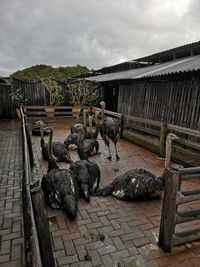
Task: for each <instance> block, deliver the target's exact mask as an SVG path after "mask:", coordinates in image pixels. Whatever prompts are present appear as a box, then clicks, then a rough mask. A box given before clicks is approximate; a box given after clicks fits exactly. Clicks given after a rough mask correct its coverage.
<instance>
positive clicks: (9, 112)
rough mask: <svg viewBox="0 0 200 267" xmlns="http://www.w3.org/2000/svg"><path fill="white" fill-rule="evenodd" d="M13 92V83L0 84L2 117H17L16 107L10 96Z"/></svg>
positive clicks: (0, 116)
mask: <svg viewBox="0 0 200 267" xmlns="http://www.w3.org/2000/svg"><path fill="white" fill-rule="evenodd" d="M11 93H12V86H11V85H9V84H0V118H12V117H15V108H14V107H13V103H12V102H11V97H10V94H11Z"/></svg>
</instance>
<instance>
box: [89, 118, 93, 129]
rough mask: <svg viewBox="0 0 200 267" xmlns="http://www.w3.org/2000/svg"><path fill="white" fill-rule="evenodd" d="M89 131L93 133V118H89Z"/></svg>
mask: <svg viewBox="0 0 200 267" xmlns="http://www.w3.org/2000/svg"><path fill="white" fill-rule="evenodd" d="M89 131H90V133H91V132H92V118H91V117H89Z"/></svg>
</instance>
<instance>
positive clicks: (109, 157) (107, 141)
mask: <svg viewBox="0 0 200 267" xmlns="http://www.w3.org/2000/svg"><path fill="white" fill-rule="evenodd" d="M103 140H104V142H105V144H106V145H107V146H108V152H109V156H108V157H107V159H109V160H111V159H112V156H111V152H110V142H109V139H108V138H107V137H106V136H104V138H103Z"/></svg>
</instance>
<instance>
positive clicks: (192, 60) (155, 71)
mask: <svg viewBox="0 0 200 267" xmlns="http://www.w3.org/2000/svg"><path fill="white" fill-rule="evenodd" d="M199 69H200V55H197V56H193V57H187V58H182V59H177V60H173V61H169V62H166V63H162V64H157V65H153V66H149V67H145V68H139V69H132V70H126V71H119V72H113V73H108V74H103V75H98V76H93V77H89V78H87V79H86V80H88V81H94V82H107V81H115V80H129V79H139V78H144V77H155V76H160V75H166V74H171V73H178V72H187V71H194V70H199Z"/></svg>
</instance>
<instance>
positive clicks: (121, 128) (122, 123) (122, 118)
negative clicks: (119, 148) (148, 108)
mask: <svg viewBox="0 0 200 267" xmlns="http://www.w3.org/2000/svg"><path fill="white" fill-rule="evenodd" d="M123 127H124V115H123V114H122V116H121V122H120V138H122V132H123Z"/></svg>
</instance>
